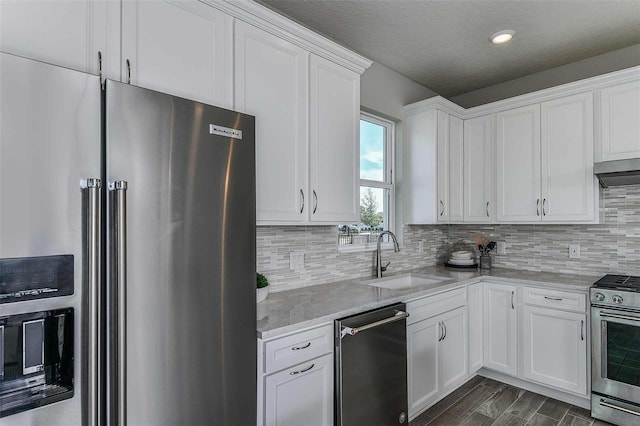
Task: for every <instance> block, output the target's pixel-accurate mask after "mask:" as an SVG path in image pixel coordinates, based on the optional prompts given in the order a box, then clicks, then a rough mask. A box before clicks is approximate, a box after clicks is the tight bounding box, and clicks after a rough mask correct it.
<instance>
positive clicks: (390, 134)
mask: <svg viewBox="0 0 640 426" xmlns="http://www.w3.org/2000/svg"><path fill="white" fill-rule="evenodd" d="M360 120H364V121H368V122H370V123H373V124H377V125H379V126H383V127H384V128H385V129H386V134H387V141H386V146H385V150H386V153H385V159H386V161H385V170H384V174H385V181H387V182H388V183H382V182H380V181H376V180H369V179H360V181H359V184H358V188H360V187H361V186H370V187H374V188H383V189H388V190H389V206H388V218H389V226H388V229H389V231H391V232H393V233H394V234H396V227H395V225H396V220H395V219H396V193H395V192H396V188H395V164H396V149H395V148H396V123H394V122H393V121H391V120H385V119H383V118H381V117H378V116H375V115H373V114H369V113H367V112H364V111H361V112H360ZM358 125H359V124H358ZM358 142H359V141H358ZM359 193H360V192H359V191H358V194H359ZM398 241H399V242H400V241H401V238H400V237H398ZM336 245H337V246H338V252H339V253H357V252H369V251H375V250H377V244H376V243H367V244H345V245H340V244H338V242H337V241H336ZM380 249H381V250H393V249H394V246H393V243H391V242H383V243H382V244H380Z"/></svg>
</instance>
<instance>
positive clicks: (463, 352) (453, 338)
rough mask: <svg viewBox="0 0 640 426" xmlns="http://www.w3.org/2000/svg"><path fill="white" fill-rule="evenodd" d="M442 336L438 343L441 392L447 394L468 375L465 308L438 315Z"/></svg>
mask: <svg viewBox="0 0 640 426" xmlns="http://www.w3.org/2000/svg"><path fill="white" fill-rule="evenodd" d="M440 320H441V322H442V328H443V329H444V334H443V336H442V340H440V342H439V346H438V351H439V353H440V360H439V361H440V362H439V365H438V372H439V374H440V386H441V391H442V392H444V393H449V391H452V390H453V389H455V388H456V387H457V386H458V384H459V383H460V382H461V381H462V380H464V379H466V378H467V376H468V375H469V364H468V354H469V352H468V334H467V308H466V306H463V307H461V308H458V309H455V310H453V311H451V312H447V313H446V314H442V315H440Z"/></svg>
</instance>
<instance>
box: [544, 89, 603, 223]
mask: <svg viewBox="0 0 640 426" xmlns="http://www.w3.org/2000/svg"><path fill="white" fill-rule="evenodd" d="M541 116H542V118H541V129H542V131H541V148H542V173H541V176H542V220H543V221H565V222H569V221H576V222H579V221H592V220H594V219H595V217H596V207H597V206H596V204H595V202H594V197H595V190H596V179H595V177H594V176H593V96H592V94H591V93H586V94H580V95H574V96H568V97H564V98H560V99H556V100H553V101H550V102H543V103H542V105H541Z"/></svg>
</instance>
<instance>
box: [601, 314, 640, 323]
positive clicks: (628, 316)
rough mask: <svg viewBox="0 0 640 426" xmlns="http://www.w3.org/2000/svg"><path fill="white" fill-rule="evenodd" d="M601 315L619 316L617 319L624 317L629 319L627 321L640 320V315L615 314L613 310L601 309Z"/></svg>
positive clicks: (623, 318)
mask: <svg viewBox="0 0 640 426" xmlns="http://www.w3.org/2000/svg"><path fill="white" fill-rule="evenodd" d="M600 316H601V317H608V318H617V319H622V320H627V321H638V322H640V317H634V316H632V315H621V314H614V313H612V312H604V311H600Z"/></svg>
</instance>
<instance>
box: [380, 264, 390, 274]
mask: <svg viewBox="0 0 640 426" xmlns="http://www.w3.org/2000/svg"><path fill="white" fill-rule="evenodd" d="M389 265H391V262H387V264H386V265H384V266H381V267H380V270H381V271H382V272H384V271H386V270H387V266H389Z"/></svg>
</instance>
